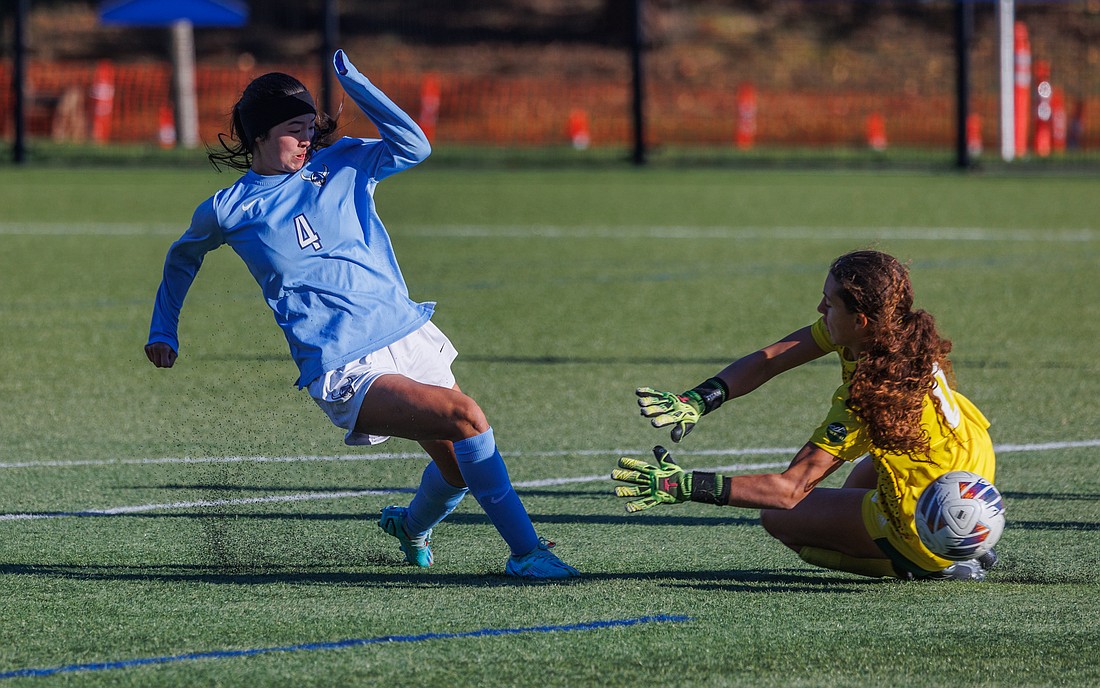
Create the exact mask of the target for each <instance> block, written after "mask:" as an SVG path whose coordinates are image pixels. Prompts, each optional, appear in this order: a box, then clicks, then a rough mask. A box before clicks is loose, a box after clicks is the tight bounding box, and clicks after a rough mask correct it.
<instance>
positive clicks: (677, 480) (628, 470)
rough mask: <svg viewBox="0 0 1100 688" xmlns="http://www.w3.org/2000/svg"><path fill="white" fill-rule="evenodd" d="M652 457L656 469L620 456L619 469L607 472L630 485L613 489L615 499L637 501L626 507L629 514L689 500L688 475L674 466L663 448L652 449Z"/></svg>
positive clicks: (689, 482) (689, 486)
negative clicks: (631, 498) (633, 498)
mask: <svg viewBox="0 0 1100 688" xmlns="http://www.w3.org/2000/svg"><path fill="white" fill-rule="evenodd" d="M653 456H654V457H655V458H656V459H657V465H656V466H654V465H653V464H648V463H646V462H644V461H639V460H637V459H631V458H628V457H625V456H624V457H622V458H621V459H619V468H617V469H615V470H613V471H611V478H612V479H614V480H618V481H620V482H624V483H632V485H630V486H620V487H616V488H615V496H617V497H628V498H629V497H641V499H635V500H634V501H631V502H627V503H626V510H627V511H629V512H630V513H635V512H637V511H643V510H645V509H648V508H650V507H653V506H657V505H658V504H679V503H681V502H686V501H687V500H689V499H691V474H690V473H685V472H684V471H683V469H682V468H680V467H679V466H678V465H676V463H675V462H674V461H673V460H672V457H671V456H670V455H669V453H668V451H667V450H666V449H665V448H664V447H654V448H653ZM639 485H640V486H642V487H639Z"/></svg>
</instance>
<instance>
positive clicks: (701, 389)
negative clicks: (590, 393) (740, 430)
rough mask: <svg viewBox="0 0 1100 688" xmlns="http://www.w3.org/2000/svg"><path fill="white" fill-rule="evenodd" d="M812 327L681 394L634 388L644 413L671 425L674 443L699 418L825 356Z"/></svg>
mask: <svg viewBox="0 0 1100 688" xmlns="http://www.w3.org/2000/svg"><path fill="white" fill-rule="evenodd" d="M825 354H826V351H824V350H823V349H822V348H821V347H820V346H819V345H818V344H817V343H816V342H815V341H814V339H813V335H812V334H811V328H810V327H803V328H802V329H800V330H797V331H795V332H792V333H791V334H789V335H787V336H786V337H784V338H783V339H781V340H779V341H778V342H775V343H774V344H770V345H768V346H766V347H764V348H763V349H760V350H759V351H756V352H754V353H751V354H749V355H747V356H744V357H742V358H739V359H737V360H736V361H734V362H733V363H731V364H729V365H728V366H726V367H725V368H724V369H723V370H722V371H721V372H719V373H718V374H717V375H715V376H714V377H712V378H710V379H709V380H707V381H705V382H703V383H702V384H700V385H698V386H697V387H695V388H694V389H689V390H688V391H686V392H683V393H681V394H674V393H672V392H662V391H660V390H657V389H653V388H652V387H640V388H638V389H637V390H636V391H635V394H637V395H638V405H639V406H640V407H641V409H642V415H643V416H645V417H646V418H649V419H650V423H651V424H652V425H653V427H655V428H664V427H668V426H672V430H671V436H672V441H673V442H679V441H680V440H682V439H684V437H685V436H686V435H687V434H688V433H689V432H691V430H692V428H694V427H695V425H696V423H698V422H699V419H700V418H702V417H703V416H705V415H707V414H708V413H710V412H711V411H714V410H715V409H717V408H718V407H719V406H721V405H722V404H723V403H725V402H727V401H729V400H730V399H736V398H737V397H740V396H744V395H746V394H748V393H749V392H751V391H753V390H755V389H756V388H757V387H759V386H760V385H762V384H764V383H765V382H767V381H768V380H770V379H772V378H773V377H775V376H776V375H779V374H780V373H782V372H784V371H787V370H790V369H791V368H795V367H797V366H800V365H802V364H803V363H807V362H809V361H812V360H814V359H815V358H820V357H821V356H824V355H825Z"/></svg>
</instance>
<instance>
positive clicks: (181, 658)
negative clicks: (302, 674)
mask: <svg viewBox="0 0 1100 688" xmlns="http://www.w3.org/2000/svg"><path fill="white" fill-rule="evenodd" d="M691 620H692V618H691V617H690V616H681V615H676V614H656V615H653V616H639V617H635V618H633V619H610V620H606V621H585V622H583V623H576V624H566V625H562V626H526V627H520V628H482V629H480V630H477V631H464V632H461V633H421V634H419V635H384V636H379V637H377V638H349V639H347V640H336V641H333V642H327V643H303V644H301V645H284V646H281V647H257V648H252V649H249V650H212V651H209V652H190V653H187V654H182V655H167V656H163V657H139V658H137V659H124V660H120V661H117V662H91V663H88V664H67V665H65V666H59V667H48V668H43V669H14V670H11V671H5V672H2V673H0V679H6V678H21V677H27V676H53V675H54V674H66V673H72V672H75V671H106V670H108V669H127V668H129V667H136V666H147V665H150V664H171V663H173V662H190V661H192V660H196V659H229V658H232V657H251V656H253V655H265V654H270V653H273V652H315V651H318V650H342V649H344V648H348V647H362V646H364V645H381V644H383V643H419V642H423V641H425V640H453V639H458V638H483V637H486V636H498V635H521V634H524V633H558V632H568V631H596V630H600V629H604V628H622V627H624V626H637V625H639V624H647V623H682V622H685V621H691Z"/></svg>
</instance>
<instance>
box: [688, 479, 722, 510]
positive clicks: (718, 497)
mask: <svg viewBox="0 0 1100 688" xmlns="http://www.w3.org/2000/svg"><path fill="white" fill-rule="evenodd" d="M690 476H691V483H690V488H689V489H690V490H691V501H693V502H702V503H703V504H714V505H716V506H727V505H729V503H730V489H731V485H730V478H729V476H725V475H722V474H720V473H708V472H706V471H692V472H691V473H690Z"/></svg>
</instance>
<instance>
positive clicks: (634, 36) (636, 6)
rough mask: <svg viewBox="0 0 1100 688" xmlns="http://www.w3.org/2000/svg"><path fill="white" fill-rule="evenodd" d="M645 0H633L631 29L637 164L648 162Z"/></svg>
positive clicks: (635, 159)
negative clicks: (644, 52) (644, 56)
mask: <svg viewBox="0 0 1100 688" xmlns="http://www.w3.org/2000/svg"><path fill="white" fill-rule="evenodd" d="M644 2H645V0H633V2H632V3H631V5H632V9H633V17H632V19H633V22H632V26H631V31H630V71H631V73H632V75H633V78H634V84H633V86H634V89H633V97H632V99H631V100H632V113H631V114H632V121H633V124H634V155H633V160H634V164H635V165H644V164H645V162H646V150H645V72H644V70H643V68H642V67H643V66H642V53H643V51H644V50H645V29H644V22H643V18H642V13H643V11H644V8H643V4H644Z"/></svg>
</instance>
